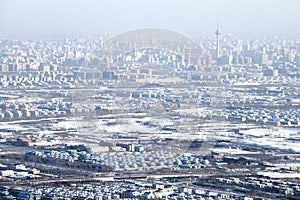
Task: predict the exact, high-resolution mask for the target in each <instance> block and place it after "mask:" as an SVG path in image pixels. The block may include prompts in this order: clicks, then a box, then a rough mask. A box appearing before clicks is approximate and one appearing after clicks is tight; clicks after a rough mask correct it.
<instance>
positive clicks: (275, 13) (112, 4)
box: [0, 0, 300, 36]
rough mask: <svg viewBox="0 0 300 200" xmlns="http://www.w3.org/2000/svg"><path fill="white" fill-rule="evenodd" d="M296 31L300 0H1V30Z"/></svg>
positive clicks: (299, 21)
mask: <svg viewBox="0 0 300 200" xmlns="http://www.w3.org/2000/svg"><path fill="white" fill-rule="evenodd" d="M218 18H219V19H220V29H221V32H222V33H233V34H240V35H243V34H250V35H259V34H263V35H268V34H271V35H277V34H279V35H295V36H297V35H300V0H205V1H204V0H82V1H78V0H0V32H18V33H40V32H59V33H67V32H70V33H103V32H105V31H107V32H112V33H113V34H117V33H120V32H124V31H128V30H132V29H136V28H142V27H161V28H168V29H172V30H176V31H179V32H182V33H185V34H192V35H194V34H203V35H210V34H214V32H215V30H216V21H217V19H218Z"/></svg>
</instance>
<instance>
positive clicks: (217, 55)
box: [216, 20, 221, 61]
mask: <svg viewBox="0 0 300 200" xmlns="http://www.w3.org/2000/svg"><path fill="white" fill-rule="evenodd" d="M220 35H221V33H220V32H219V20H218V21H217V30H216V39H217V47H216V59H217V61H218V58H219V56H220Z"/></svg>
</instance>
